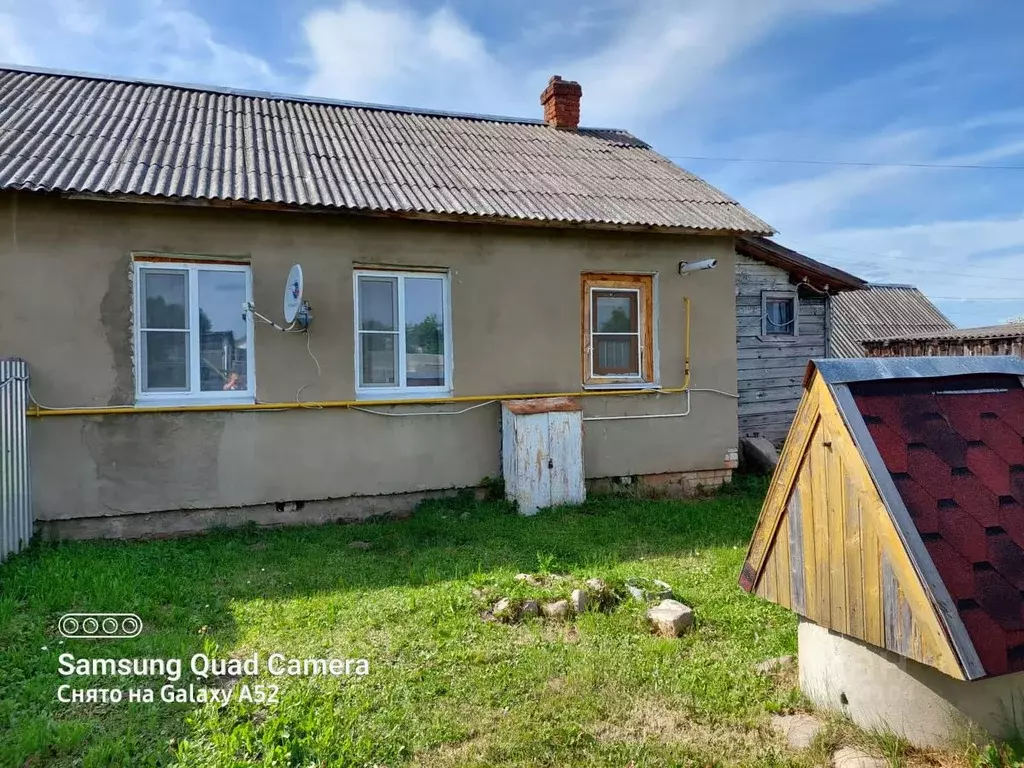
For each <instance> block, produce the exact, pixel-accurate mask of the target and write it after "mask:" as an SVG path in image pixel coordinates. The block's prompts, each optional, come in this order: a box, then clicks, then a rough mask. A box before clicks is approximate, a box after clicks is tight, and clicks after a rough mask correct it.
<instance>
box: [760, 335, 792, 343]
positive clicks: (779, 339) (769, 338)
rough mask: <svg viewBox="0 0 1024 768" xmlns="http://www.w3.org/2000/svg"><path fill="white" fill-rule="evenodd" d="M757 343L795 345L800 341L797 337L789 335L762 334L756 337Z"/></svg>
mask: <svg viewBox="0 0 1024 768" xmlns="http://www.w3.org/2000/svg"><path fill="white" fill-rule="evenodd" d="M757 340H758V341H765V342H770V343H772V344H795V343H796V342H798V341H800V337H799V336H792V335H790V334H779V335H777V336H773V335H772V334H766V333H762V334H760V335H758V337H757Z"/></svg>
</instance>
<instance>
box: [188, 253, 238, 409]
mask: <svg viewBox="0 0 1024 768" xmlns="http://www.w3.org/2000/svg"><path fill="white" fill-rule="evenodd" d="M198 279H199V388H200V389H201V390H202V391H203V392H214V391H216V392H220V391H222V390H227V391H230V390H238V391H242V392H244V391H245V390H246V389H248V370H247V364H246V355H247V354H248V350H249V340H248V338H246V322H245V320H243V319H242V304H243V303H244V302H245V300H246V290H245V273H244V272H228V271H225V270H216V271H215V270H212V269H211V270H200V271H199V272H198Z"/></svg>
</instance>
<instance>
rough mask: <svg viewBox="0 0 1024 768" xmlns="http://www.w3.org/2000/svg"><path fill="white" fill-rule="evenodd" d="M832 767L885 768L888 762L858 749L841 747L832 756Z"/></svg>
mask: <svg viewBox="0 0 1024 768" xmlns="http://www.w3.org/2000/svg"><path fill="white" fill-rule="evenodd" d="M832 765H834V766H835V768H886V766H888V765H889V761H888V760H884V759H883V758H881V757H875V756H873V755H869V754H868V753H867V752H864V751H863V750H860V749H855V748H853V747H843V748H842V749H840V750H838V751H837V752H836V753H835V754H834V755H832Z"/></svg>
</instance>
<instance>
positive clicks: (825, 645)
mask: <svg viewBox="0 0 1024 768" xmlns="http://www.w3.org/2000/svg"><path fill="white" fill-rule="evenodd" d="M799 648H800V655H799V659H800V688H801V689H802V690H803V692H804V693H805V694H806V695H807V696H808V697H809V698H810V699H811V701H813V702H814V703H815V704H816V705H818V706H819V707H822V708H825V709H830V710H834V711H838V712H843V713H844V714H846V715H848V716H849V717H850V718H851V719H852V720H853V721H854V722H855V723H857V725H859V726H861V727H862V728H868V729H871V728H875V729H878V730H884V731H889V732H892V733H896V734H899V735H901V736H903V737H904V738H906V739H907V740H908V741H910V742H911V743H913V744H916V745H918V746H923V747H937V746H946V745H948V744H949V743H950V742H952V741H955V740H957V739H958V738H960V737H962V736H963V735H964V734H965V733H966V732H968V731H969V730H972V729H977V728H980V729H981V730H983V731H985V732H987V733H988V734H990V735H992V736H995V737H1000V736H1007V735H1009V734H1010V733H1012V731H1013V730H1014V729H1015V728H1024V673H1017V674H1012V675H1003V676H1000V677H994V678H988V679H984V680H976V681H974V682H964V681H961V680H954V679H953V678H951V677H949V676H947V675H944V674H942V673H941V672H939V671H938V670H936V669H933V668H932V667H928V666H925V665H923V664H919V663H918V662H916V661H911V660H910V659H906V658H904V657H902V656H898V655H896V654H894V653H891V652H889V651H885V650H883V649H881V648H876V647H875V646H871V645H867V644H866V643H862V642H861V641H859V640H855V639H853V638H850V637H847V636H845V635H841V634H838V633H836V632H832V631H830V630H828V629H825V628H824V627H820V626H818V625H817V624H815V623H813V622H811V621H807V620H806V619H802V620H801V622H800V630H799Z"/></svg>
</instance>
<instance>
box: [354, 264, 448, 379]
mask: <svg viewBox="0 0 1024 768" xmlns="http://www.w3.org/2000/svg"><path fill="white" fill-rule="evenodd" d="M446 280H447V277H446V276H443V275H439V274H424V273H408V272H388V273H380V272H372V273H371V272H366V273H363V274H358V273H357V275H356V281H357V283H356V305H357V306H356V321H357V325H358V327H357V330H356V337H357V338H356V341H357V345H358V353H357V359H358V368H359V370H358V371H357V374H358V377H357V378H358V382H357V383H358V386H357V390H358V389H360V388H362V389H366V390H373V389H375V388H376V389H383V390H387V389H391V390H406V389H409V390H413V389H419V390H420V391H424V390H426V389H427V388H433V389H435V390H443V389H445V387H446V385H448V383H449V382H448V373H447V372H448V369H449V366H450V361H449V360H448V357H447V356H448V354H449V350H448V349H447V347H448V344H447V342H446V338H447V328H446V327H445V324H446V323H447V322H448V314H449V309H448V306H447V301H448V298H447V290H446V285H447V284H446V282H445V281H446Z"/></svg>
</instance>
